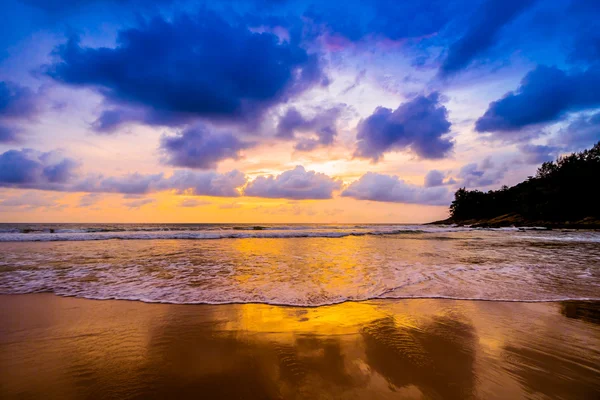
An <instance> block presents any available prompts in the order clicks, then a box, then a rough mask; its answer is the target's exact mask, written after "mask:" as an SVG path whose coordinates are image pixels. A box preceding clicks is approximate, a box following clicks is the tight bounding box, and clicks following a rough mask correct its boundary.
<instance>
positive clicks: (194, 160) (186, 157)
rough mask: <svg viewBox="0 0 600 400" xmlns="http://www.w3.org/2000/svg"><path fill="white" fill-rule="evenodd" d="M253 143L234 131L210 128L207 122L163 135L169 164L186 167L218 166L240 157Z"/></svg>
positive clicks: (162, 140) (161, 145)
mask: <svg viewBox="0 0 600 400" xmlns="http://www.w3.org/2000/svg"><path fill="white" fill-rule="evenodd" d="M251 146H252V143H248V142H243V141H241V140H239V139H238V138H237V137H235V136H234V135H233V134H231V133H218V132H210V131H209V130H208V128H207V127H206V126H203V125H195V126H193V127H191V128H188V129H186V130H184V131H183V132H181V133H180V134H178V135H176V136H163V137H162V138H161V139H160V149H161V151H162V153H163V156H164V159H163V161H164V162H165V164H168V165H172V166H175V167H185V168H200V169H211V168H215V167H216V166H217V164H218V163H219V161H222V160H226V159H234V160H237V159H238V158H239V157H240V155H239V152H240V151H241V150H244V149H247V148H249V147H251Z"/></svg>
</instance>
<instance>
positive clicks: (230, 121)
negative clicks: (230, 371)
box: [0, 0, 600, 223]
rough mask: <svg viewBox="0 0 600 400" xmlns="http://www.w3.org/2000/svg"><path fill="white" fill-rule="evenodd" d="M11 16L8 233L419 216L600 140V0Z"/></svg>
mask: <svg viewBox="0 0 600 400" xmlns="http://www.w3.org/2000/svg"><path fill="white" fill-rule="evenodd" d="M150 3H152V4H151V5H150ZM1 4H2V12H0V222H240V223H241V222H250V223H251V222H339V223H343V222H357V223H364V222H407V223H410V222H427V221H433V220H436V219H442V218H446V217H447V210H448V205H449V204H450V202H451V201H452V198H453V193H454V191H455V190H456V189H457V188H459V187H466V188H469V189H480V190H490V189H497V188H499V187H500V186H502V185H509V186H510V185H514V184H516V183H518V182H520V181H522V180H524V179H526V178H527V177H528V176H530V175H533V174H535V171H536V169H537V166H538V165H539V164H541V163H542V162H544V161H548V160H552V159H554V158H556V157H557V156H559V155H560V154H564V153H568V152H571V151H577V150H582V149H584V148H586V147H590V146H592V145H593V144H594V143H595V142H597V141H598V140H600V29H598V21H599V20H600V3H599V2H598V1H597V0H591V1H588V0H579V1H566V0H565V1H562V0H556V1H554V0H546V1H534V0H484V1H477V0H469V1H455V0H440V1H438V0H431V1H422V2H418V1H398V0H371V1H352V0H346V1H343V2H340V1H328V2H324V1H293V0H247V1H235V0H228V1H218V2H217V1H210V2H205V3H204V2H202V1H192V2H190V1H177V0H161V1H154V2H147V1H142V0H121V1H117V0H22V1H13V0H1Z"/></svg>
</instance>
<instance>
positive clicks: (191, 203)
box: [179, 199, 212, 207]
mask: <svg viewBox="0 0 600 400" xmlns="http://www.w3.org/2000/svg"><path fill="white" fill-rule="evenodd" d="M209 204H212V203H211V202H210V201H205V200H197V199H183V200H181V201H180V202H179V207H199V206H206V205H209Z"/></svg>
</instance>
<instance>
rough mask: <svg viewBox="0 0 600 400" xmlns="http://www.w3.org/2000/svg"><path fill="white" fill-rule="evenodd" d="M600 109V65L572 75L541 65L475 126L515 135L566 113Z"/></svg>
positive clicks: (478, 128) (486, 130) (490, 106)
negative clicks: (526, 128)
mask: <svg viewBox="0 0 600 400" xmlns="http://www.w3.org/2000/svg"><path fill="white" fill-rule="evenodd" d="M597 106H600V66H599V65H596V66H593V67H590V68H588V69H587V70H585V71H579V72H577V71H574V72H572V73H570V74H567V73H566V72H564V71H562V70H560V69H558V68H556V67H546V66H538V67H537V68H536V69H534V70H533V71H531V72H529V73H528V74H527V75H525V77H524V78H523V80H522V81H521V85H520V86H519V88H518V89H517V90H516V91H514V92H508V93H506V94H505V95H504V97H502V98H501V99H500V100H497V101H494V102H492V103H490V105H489V107H488V109H487V111H486V112H485V114H484V115H483V116H482V117H480V118H479V119H478V120H477V121H476V123H475V130H476V131H478V132H511V131H518V130H520V129H522V128H524V127H528V126H531V125H535V124H541V123H546V122H553V121H556V120H558V119H560V118H562V117H563V116H564V115H565V114H566V113H568V112H571V111H578V110H582V109H586V108H591V107H597Z"/></svg>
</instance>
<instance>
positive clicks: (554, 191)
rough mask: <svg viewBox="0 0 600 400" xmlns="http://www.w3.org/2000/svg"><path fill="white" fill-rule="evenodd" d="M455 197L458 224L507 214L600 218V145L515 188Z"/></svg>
mask: <svg viewBox="0 0 600 400" xmlns="http://www.w3.org/2000/svg"><path fill="white" fill-rule="evenodd" d="M454 197H455V199H454V201H453V202H452V204H451V205H450V215H451V218H452V219H453V220H455V221H464V220H471V219H478V220H479V219H489V218H495V217H499V216H502V215H506V214H518V215H520V216H522V217H523V218H526V219H528V220H532V221H549V222H562V221H578V220H581V219H584V218H587V217H593V218H600V142H598V143H597V144H596V145H595V146H594V147H593V148H591V149H588V150H584V151H582V152H579V153H572V154H569V155H566V156H562V157H559V158H558V159H557V160H556V161H549V162H545V163H543V164H542V166H541V167H539V168H538V170H537V174H536V175H535V176H530V177H529V178H528V179H527V180H526V181H524V182H521V183H519V184H518V185H515V186H513V187H507V186H503V187H502V188H501V189H499V190H490V191H488V192H487V193H486V192H481V191H479V190H466V189H465V188H461V189H459V190H457V191H456V193H455V194H454Z"/></svg>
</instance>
